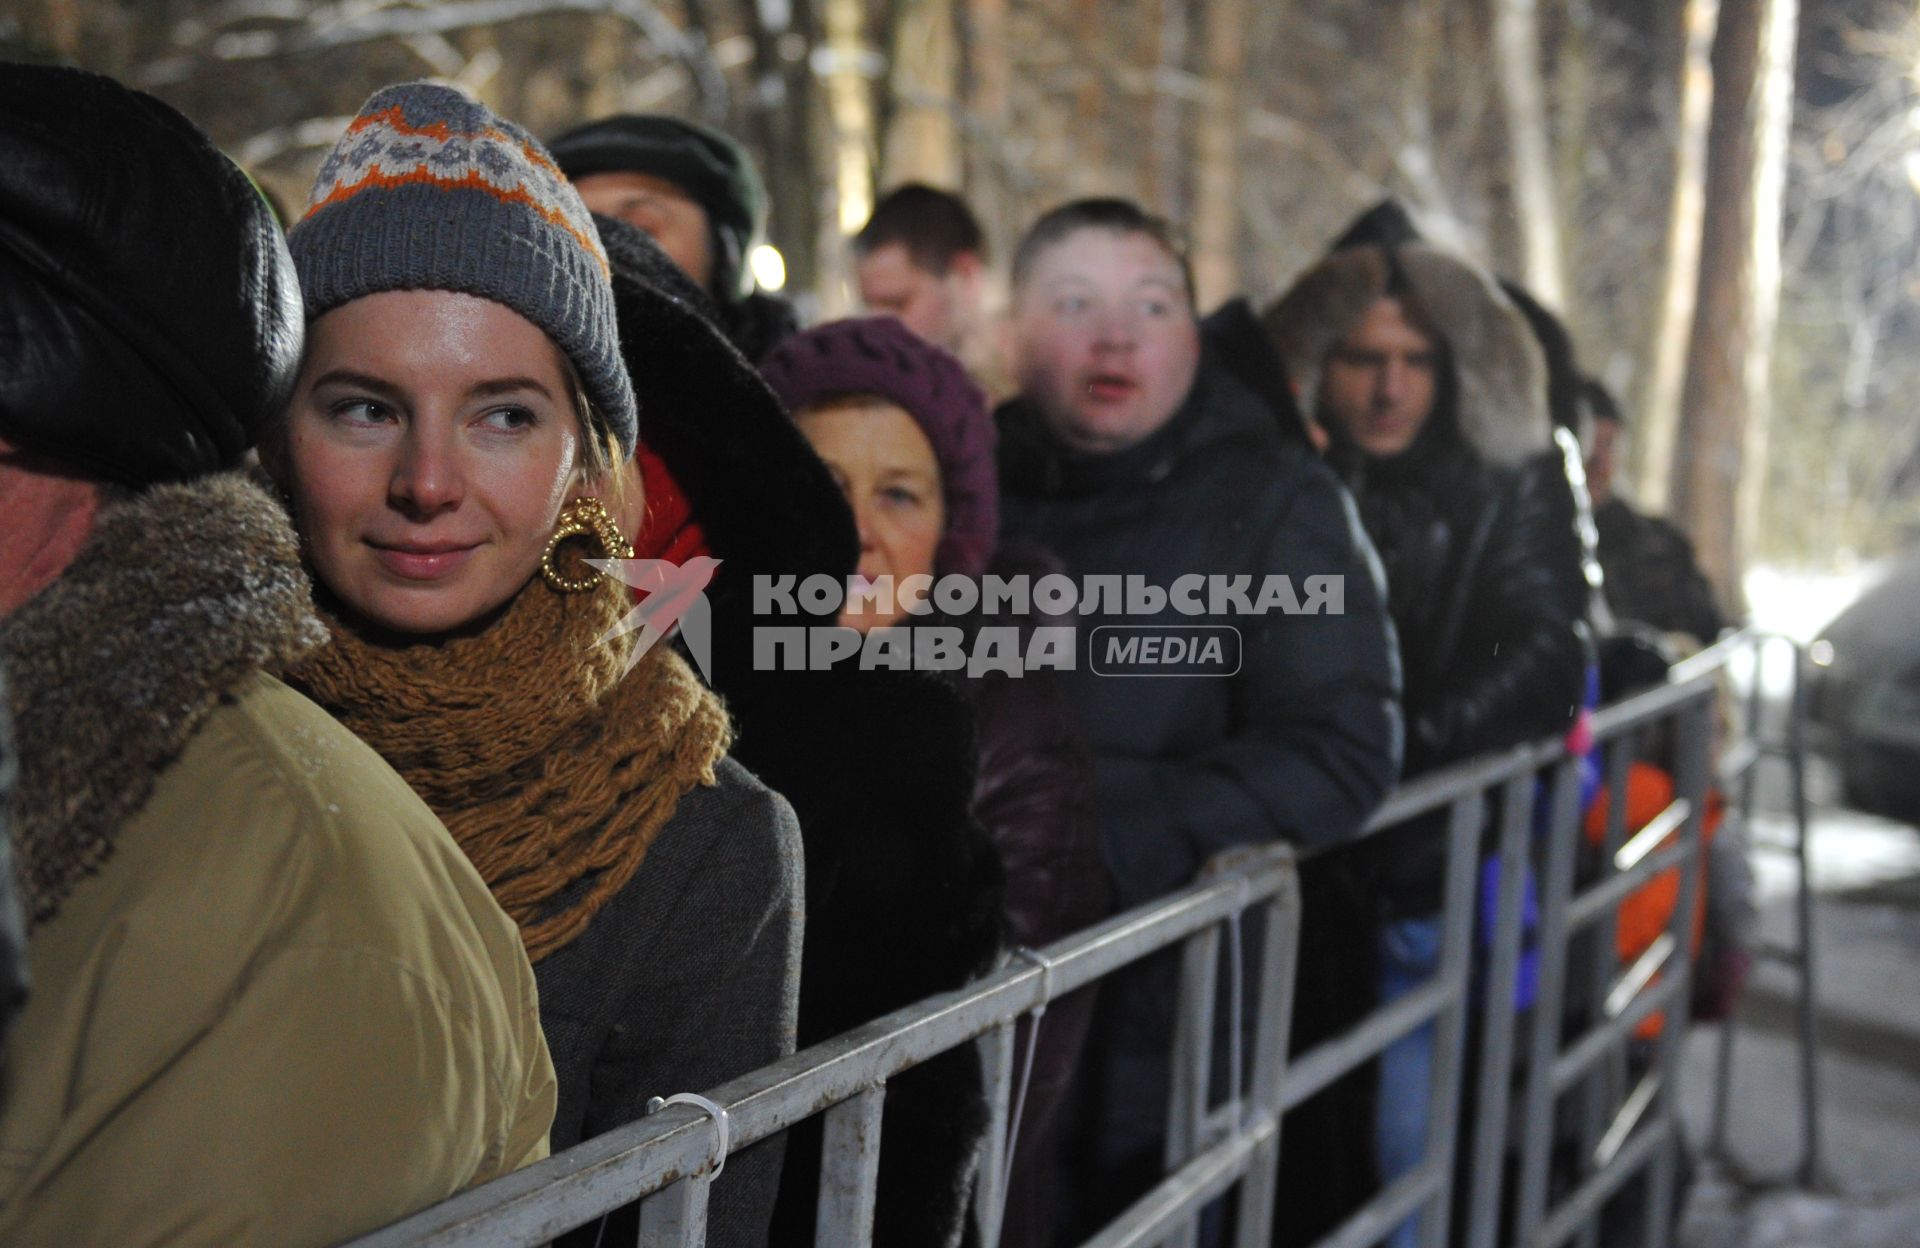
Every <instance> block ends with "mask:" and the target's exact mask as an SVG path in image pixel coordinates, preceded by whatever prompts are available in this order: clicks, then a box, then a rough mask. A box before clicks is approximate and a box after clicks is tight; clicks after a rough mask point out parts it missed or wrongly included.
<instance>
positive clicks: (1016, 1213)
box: [961, 544, 1111, 1248]
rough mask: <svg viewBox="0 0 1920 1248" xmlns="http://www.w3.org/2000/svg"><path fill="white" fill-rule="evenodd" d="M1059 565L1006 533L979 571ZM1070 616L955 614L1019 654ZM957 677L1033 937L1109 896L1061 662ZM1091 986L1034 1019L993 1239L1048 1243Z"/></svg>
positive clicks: (1003, 855)
mask: <svg viewBox="0 0 1920 1248" xmlns="http://www.w3.org/2000/svg"><path fill="white" fill-rule="evenodd" d="M1060 571H1062V569H1061V567H1060V564H1059V562H1058V561H1057V560H1055V559H1053V558H1051V557H1050V556H1047V555H1045V554H1043V553H1041V552H1039V551H1037V550H1033V549H1031V548H1023V547H1020V546H1018V545H1017V544H1013V545H1009V546H1003V547H1002V548H1001V549H1000V551H999V552H998V553H997V554H996V555H995V557H994V560H993V563H992V564H991V565H990V566H989V567H988V569H987V573H988V575H990V576H1001V577H1012V576H1026V577H1029V578H1031V579H1032V580H1033V581H1036V582H1037V581H1038V580H1039V578H1041V577H1043V576H1046V575H1049V574H1052V573H1057V572H1060ZM1072 623H1073V620H1072V618H1071V617H1066V618H1060V619H1053V618H1049V617H1047V616H1044V615H1040V614H1037V613H1028V614H1026V615H1025V616H986V615H984V614H981V613H979V612H976V613H975V614H974V615H973V616H971V617H969V618H967V619H966V620H964V621H962V624H963V626H964V627H966V628H967V629H968V630H969V633H970V636H977V635H978V632H977V630H978V629H980V628H982V627H1013V628H1016V629H1018V630H1019V633H1020V637H1021V650H1022V652H1023V653H1024V651H1025V649H1026V644H1027V638H1029V637H1030V636H1031V635H1032V630H1033V629H1034V628H1035V627H1038V626H1063V625H1071V624H1072ZM970 644H971V642H970ZM961 688H962V690H963V692H964V693H965V694H966V696H967V699H968V701H969V702H970V703H971V704H972V706H973V712H974V722H975V725H976V727H977V729H978V733H979V740H980V776H979V780H978V782H977V783H976V784H975V785H974V791H973V812H974V815H975V817H977V818H978V819H979V820H980V822H981V824H982V825H984V826H985V828H986V830H987V835H988V836H990V837H992V838H993V844H994V848H995V849H996V850H997V851H998V852H999V855H1000V861H1001V864H1002V865H1003V866H1004V867H1005V868H1006V873H1007V891H1006V913H1007V926H1008V931H1009V935H1010V938H1011V939H1012V941H1013V943H1014V944H1016V945H1024V946H1027V947H1029V948H1033V949H1039V948H1043V947H1044V946H1046V945H1050V944H1052V943H1053V942H1054V941H1056V940H1059V939H1061V938H1062V937H1065V936H1070V935H1072V934H1074V933H1075V932H1078V931H1081V930H1083V929H1085V928H1088V927H1091V926H1093V925H1094V924H1095V923H1097V922H1099V921H1100V920H1101V919H1103V918H1105V917H1106V916H1107V913H1108V911H1109V908H1110V906H1111V896H1110V893H1109V890H1108V887H1107V868H1106V862H1105V860H1104V858H1103V857H1102V855H1101V852H1100V829H1099V825H1098V823H1097V822H1096V821H1095V819H1094V798H1093V757H1092V755H1090V754H1089V753H1088V752H1087V745H1086V742H1085V741H1084V740H1083V739H1082V738H1081V735H1080V728H1079V725H1078V724H1077V723H1076V722H1075V721H1074V715H1073V706H1072V703H1071V702H1070V701H1069V700H1068V698H1067V690H1066V688H1065V687H1064V685H1063V684H1062V673H1058V672H1053V671H1036V672H1027V673H1025V674H1023V675H1021V676H1019V677H1014V676H1010V675H1007V674H1006V673H1004V672H988V673H985V674H982V675H979V676H972V677H970V678H968V679H966V680H964V681H962V682H961ZM1096 995H1097V989H1096V988H1093V987H1089V988H1084V989H1082V990H1081V991H1079V992H1076V993H1073V994H1071V995H1069V996H1066V997H1063V998H1061V999H1060V1000H1059V1001H1056V1002H1054V1003H1053V1005H1051V1006H1050V1007H1048V1009H1047V1012H1046V1014H1045V1016H1044V1017H1043V1019H1042V1020H1041V1024H1040V1030H1039V1041H1038V1048H1037V1049H1036V1050H1035V1052H1034V1058H1033V1076H1032V1082H1031V1084H1030V1085H1029V1087H1028V1091H1027V1100H1026V1107H1025V1109H1024V1111H1023V1112H1022V1114H1021V1118H1020V1137H1019V1139H1018V1140H1017V1141H1015V1144H1014V1155H1013V1177H1012V1181H1011V1182H1010V1183H1009V1184H1008V1187H1007V1194H1006V1214H1005V1217H1004V1219H1003V1220H1002V1222H1001V1230H1000V1242H1001V1244H1002V1245H1004V1246H1005V1248H1043V1246H1044V1245H1046V1244H1048V1243H1051V1242H1052V1238H1053V1219H1054V1201H1053V1195H1054V1190H1053V1189H1054V1185H1055V1184H1056V1183H1057V1181H1058V1171H1059V1165H1058V1161H1059V1152H1060V1148H1061V1140H1062V1132H1063V1130H1064V1127H1065V1116H1064V1114H1063V1113H1062V1110H1063V1109H1064V1108H1065V1106H1066V1101H1067V1095H1068V1092H1069V1091H1070V1089H1071V1087H1072V1085H1073V1083H1074V1073H1075V1070H1076V1068H1077V1067H1078V1066H1079V1063H1080V1056H1081V1053H1082V1050H1083V1049H1084V1048H1085V1046H1086V1041H1087V1029H1088V1027H1089V1026H1090V1025H1091V1024H1092V1022H1093V1006H1094V1001H1095V998H1096ZM1018 1043H1019V1048H1018V1050H1017V1051H1016V1053H1015V1055H1014V1061H1015V1067H1014V1068H1015V1069H1016V1070H1018V1069H1020V1068H1021V1063H1023V1062H1024V1060H1025V1053H1026V1044H1027V1039H1026V1033H1025V1032H1024V1031H1022V1032H1021V1033H1020V1035H1019V1039H1018Z"/></svg>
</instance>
